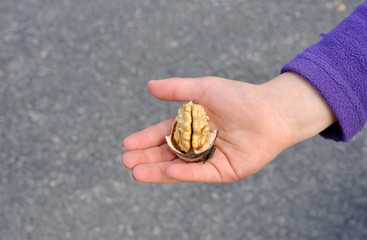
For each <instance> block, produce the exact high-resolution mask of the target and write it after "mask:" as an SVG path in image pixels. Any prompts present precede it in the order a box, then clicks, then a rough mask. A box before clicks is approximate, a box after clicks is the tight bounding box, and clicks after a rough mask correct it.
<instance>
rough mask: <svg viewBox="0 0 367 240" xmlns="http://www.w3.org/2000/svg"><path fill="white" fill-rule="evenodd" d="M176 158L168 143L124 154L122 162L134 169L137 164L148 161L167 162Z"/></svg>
mask: <svg viewBox="0 0 367 240" xmlns="http://www.w3.org/2000/svg"><path fill="white" fill-rule="evenodd" d="M175 158H176V155H175V154H174V153H173V152H172V151H171V149H170V148H169V146H168V145H167V144H163V145H162V146H160V147H152V148H148V149H145V150H135V151H130V152H126V153H125V154H124V155H122V158H121V162H122V164H123V165H124V166H125V167H126V168H128V169H133V168H134V167H136V166H137V165H140V164H146V163H158V162H167V161H171V160H173V159H175Z"/></svg>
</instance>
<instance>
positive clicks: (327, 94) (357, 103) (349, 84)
mask: <svg viewBox="0 0 367 240" xmlns="http://www.w3.org/2000/svg"><path fill="white" fill-rule="evenodd" d="M321 36H322V37H323V38H322V39H321V40H320V41H319V42H318V43H316V44H315V45H312V46H310V47H308V48H307V49H306V50H305V51H303V52H302V53H300V54H298V55H297V56H296V57H295V58H294V59H293V60H291V61H290V62H289V63H287V64H286V65H285V66H283V68H282V70H281V72H282V73H283V72H295V73H297V74H299V75H301V76H302V77H303V78H305V79H306V80H308V81H309V82H310V83H311V84H312V85H313V86H314V87H315V88H316V89H317V90H318V91H319V92H320V94H321V95H322V96H323V97H324V99H325V100H326V101H327V103H328V104H329V106H330V108H331V109H332V110H333V112H334V113H335V115H336V117H337V119H338V121H337V122H336V123H335V124H333V125H331V126H330V127H328V128H327V129H325V130H324V131H323V132H321V133H320V134H321V135H322V136H323V137H325V138H330V139H334V140H336V141H349V140H350V139H351V138H352V137H353V136H354V135H355V134H357V133H358V132H359V131H360V130H361V129H362V128H363V126H364V125H365V123H366V121H367V1H366V2H364V3H362V4H361V5H359V6H358V7H357V8H356V9H355V10H354V12H353V13H352V14H351V15H349V16H348V17H347V18H345V19H344V20H343V21H342V22H341V23H340V24H339V25H337V26H336V27H335V28H334V29H333V30H331V31H330V32H329V33H328V34H322V35H321Z"/></svg>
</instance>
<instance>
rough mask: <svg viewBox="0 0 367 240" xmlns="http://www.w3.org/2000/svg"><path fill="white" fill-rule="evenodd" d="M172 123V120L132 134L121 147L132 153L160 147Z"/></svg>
mask: <svg viewBox="0 0 367 240" xmlns="http://www.w3.org/2000/svg"><path fill="white" fill-rule="evenodd" d="M172 123H173V118H172V119H169V120H165V121H163V122H160V123H158V124H156V125H153V126H150V127H148V128H146V129H144V130H142V131H139V132H136V133H133V134H132V135H130V136H128V137H127V138H125V139H124V141H123V143H122V147H123V148H124V149H126V150H127V151H132V150H142V149H147V148H150V147H156V146H160V145H162V144H163V143H165V141H166V139H165V137H166V136H168V135H169V134H170V132H171V129H172Z"/></svg>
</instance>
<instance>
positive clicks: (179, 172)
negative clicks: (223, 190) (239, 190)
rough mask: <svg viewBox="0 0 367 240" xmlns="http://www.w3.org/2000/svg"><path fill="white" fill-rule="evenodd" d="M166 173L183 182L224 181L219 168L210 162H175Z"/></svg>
mask: <svg viewBox="0 0 367 240" xmlns="http://www.w3.org/2000/svg"><path fill="white" fill-rule="evenodd" d="M166 174H167V176H169V177H170V178H172V179H176V180H180V181H183V182H207V183H213V182H222V178H221V175H220V173H219V171H218V169H216V167H215V166H214V165H213V164H212V163H210V162H206V163H203V162H200V163H177V164H173V165H171V166H169V168H168V169H167V171H166Z"/></svg>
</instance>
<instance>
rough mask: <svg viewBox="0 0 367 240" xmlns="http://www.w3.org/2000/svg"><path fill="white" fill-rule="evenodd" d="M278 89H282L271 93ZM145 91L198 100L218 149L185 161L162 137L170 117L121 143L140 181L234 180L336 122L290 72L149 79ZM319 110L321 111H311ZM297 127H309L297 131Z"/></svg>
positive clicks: (124, 159) (314, 93) (162, 96)
mask: <svg viewBox="0 0 367 240" xmlns="http://www.w3.org/2000/svg"><path fill="white" fill-rule="evenodd" d="M286 83H288V84H289V85H290V86H287V84H286ZM277 87H282V89H280V90H279V91H276V88H277ZM292 87H293V88H292ZM148 89H149V91H150V92H151V93H152V95H153V96H155V97H157V98H159V99H161V100H166V101H179V102H181V101H184V102H188V101H190V100H192V101H193V102H195V103H199V104H201V105H202V106H203V107H204V108H205V111H206V113H207V115H208V116H209V118H210V120H209V124H210V127H211V129H215V128H217V129H219V135H218V138H217V140H216V142H215V145H216V147H217V150H216V151H215V153H214V155H213V157H212V158H211V159H210V160H208V161H206V163H205V164H204V163H203V162H199V163H187V162H184V161H182V160H180V159H178V158H177V157H176V156H175V155H174V154H173V153H172V152H171V150H170V149H169V147H168V146H167V144H166V142H165V136H167V135H169V134H170V131H171V127H172V122H173V119H170V120H166V121H163V122H161V123H158V124H157V125H154V126H151V127H148V128H147V129H145V130H142V131H140V132H137V133H134V134H132V135H130V136H129V137H127V138H126V139H125V140H124V141H123V144H122V145H123V147H124V148H125V149H126V150H127V152H126V153H125V154H124V155H123V156H122V159H121V161H122V163H123V165H124V166H125V167H126V168H128V169H131V171H132V176H133V177H134V179H135V180H136V181H141V182H161V183H172V182H180V181H202V182H234V181H237V180H239V179H242V178H244V177H247V176H249V175H251V174H253V173H255V172H257V171H258V170H260V169H261V168H263V167H264V166H265V165H266V164H268V163H269V162H270V161H272V160H273V159H274V158H275V157H276V156H277V155H278V154H279V153H280V152H282V151H283V150H284V149H286V148H288V147H289V146H291V145H293V144H294V143H296V142H298V141H301V140H304V139H305V138H308V137H311V136H313V135H315V134H317V133H318V132H320V131H321V130H322V129H324V128H326V127H327V126H329V125H330V124H331V123H332V122H333V121H335V117H333V114H332V113H331V111H330V110H329V108H328V106H327V104H326V103H325V102H324V101H323V99H322V98H321V97H320V96H319V95H318V93H317V91H316V90H315V89H313V88H312V87H311V86H310V85H309V84H308V83H307V82H306V81H305V80H304V79H302V78H300V77H299V76H298V75H295V74H293V73H285V74H282V75H280V76H279V77H278V78H275V79H274V80H272V81H269V82H268V83H266V84H262V85H252V84H248V83H244V82H239V81H232V80H227V79H222V78H217V77H204V78H198V79H180V78H173V79H166V80H155V81H150V82H149V83H148ZM290 90H292V91H295V92H294V93H292V92H291V91H290ZM300 93H301V96H300ZM302 95H303V97H302ZM292 96H293V97H294V98H296V99H294V98H292ZM287 97H288V98H287ZM298 98H299V99H298ZM310 102H311V103H314V104H317V106H318V107H316V106H314V105H312V104H311V103H310ZM302 104H303V106H301V105H302ZM304 105H307V106H308V105H309V106H308V107H310V108H311V109H312V110H313V111H311V112H313V113H314V114H309V113H308V112H307V109H305V108H304V107H305V106H304ZM307 106H306V107H307ZM318 108H319V109H320V111H319V112H317V111H316V112H315V111H314V109H318ZM325 108H326V109H325ZM300 110H301V111H300ZM304 111H306V113H303V112H304ZM321 112H322V113H323V114H321ZM316 114H318V116H314V115H316ZM320 114H321V115H320ZM303 117H308V118H309V119H302V118H303ZM320 119H321V120H320ZM300 124H303V125H304V126H300ZM300 127H301V128H303V127H305V128H306V129H308V130H307V131H302V130H300V131H299V129H300ZM297 131H299V132H297Z"/></svg>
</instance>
